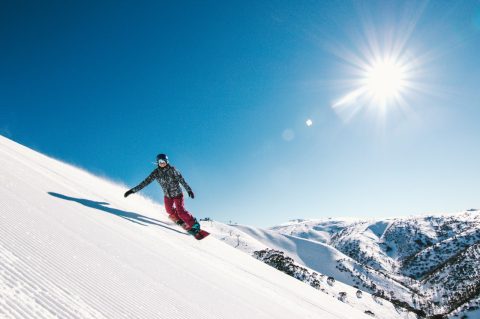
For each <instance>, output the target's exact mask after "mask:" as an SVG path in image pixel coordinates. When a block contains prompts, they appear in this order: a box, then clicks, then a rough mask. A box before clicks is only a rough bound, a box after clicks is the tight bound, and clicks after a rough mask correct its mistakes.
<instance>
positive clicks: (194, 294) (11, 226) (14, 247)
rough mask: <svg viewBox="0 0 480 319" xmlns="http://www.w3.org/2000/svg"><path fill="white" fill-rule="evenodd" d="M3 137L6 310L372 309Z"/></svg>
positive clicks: (160, 314) (0, 255)
mask: <svg viewBox="0 0 480 319" xmlns="http://www.w3.org/2000/svg"><path fill="white" fill-rule="evenodd" d="M124 191H125V188H124V187H121V186H119V185H116V184H114V183H112V182H109V181H106V180H103V179H100V178H98V177H95V176H93V175H91V174H89V173H87V172H85V171H82V170H80V169H77V168H75V167H72V166H70V165H67V164H64V163H61V162H59V161H56V160H53V159H50V158H48V157H46V156H43V155H41V154H39V153H36V152H34V151H31V150H29V149H28V148H25V147H23V146H21V145H18V144H16V143H14V142H12V141H10V140H8V139H6V138H4V137H0V194H1V199H0V207H1V214H0V317H2V318H55V317H56V318H182V319H183V318H349V319H352V318H353V319H354V318H369V317H368V316H366V315H364V314H363V313H362V312H360V311H357V310H355V309H353V308H352V307H350V306H348V305H345V304H344V303H342V302H340V301H338V300H336V299H333V298H331V297H329V296H327V295H325V294H322V293H320V292H318V291H317V290H315V289H313V288H311V287H308V286H306V285H304V284H303V283H301V282H299V281H297V280H295V279H293V278H291V277H289V276H287V275H285V274H282V273H280V272H278V271H276V270H274V269H272V268H271V267H269V266H267V265H265V264H263V263H261V262H260V261H257V260H255V259H253V258H251V257H249V256H247V255H246V254H244V253H242V252H240V251H238V250H236V249H234V248H232V247H230V246H228V245H225V244H224V243H222V242H221V241H218V240H216V239H215V238H214V237H213V236H210V237H208V238H206V239H205V240H203V241H195V240H194V239H193V238H192V237H190V236H188V235H186V234H184V233H183V232H182V231H181V230H179V229H178V228H176V227H175V226H172V225H171V224H170V223H169V222H168V221H167V219H166V216H165V214H164V212H163V209H162V207H161V206H159V205H157V204H155V203H153V202H151V201H149V200H148V199H145V198H142V197H141V196H138V195H133V196H131V197H129V198H128V199H124V198H123V193H124Z"/></svg>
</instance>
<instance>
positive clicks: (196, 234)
mask: <svg viewBox="0 0 480 319" xmlns="http://www.w3.org/2000/svg"><path fill="white" fill-rule="evenodd" d="M172 217H173V216H171V215H170V216H168V218H169V219H170V220H171V221H173V222H174V223H175V225H178V226H180V227H182V228H183V229H185V230H186V228H185V227H186V225H185V223H184V222H183V221H182V220H180V219H174V218H172ZM195 221H196V220H195ZM196 223H197V224H198V231H197V232H190V231H187V233H188V234H189V235H192V236H193V237H195V239H196V240H202V239H204V238H205V237H207V236H208V235H210V233H209V232H208V231H206V230H203V229H200V224H199V223H198V222H197V221H196Z"/></svg>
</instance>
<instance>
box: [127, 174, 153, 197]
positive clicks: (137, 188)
mask: <svg viewBox="0 0 480 319" xmlns="http://www.w3.org/2000/svg"><path fill="white" fill-rule="evenodd" d="M156 175H157V170H156V169H155V170H154V171H153V172H151V173H150V175H148V177H147V178H145V179H144V180H143V182H141V183H140V184H138V185H137V186H135V187H134V188H132V189H131V190H129V191H127V192H126V193H125V195H124V196H125V197H127V196H128V195H130V194H133V193H136V192H139V191H141V190H142V189H143V188H144V187H145V186H147V185H148V184H150V183H151V182H152V181H153V180H154V179H155V177H156Z"/></svg>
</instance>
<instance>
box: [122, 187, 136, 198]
mask: <svg viewBox="0 0 480 319" xmlns="http://www.w3.org/2000/svg"><path fill="white" fill-rule="evenodd" d="M133 193H134V191H132V190H131V189H129V190H128V191H127V192H126V193H125V195H123V197H128V195H132V194H133Z"/></svg>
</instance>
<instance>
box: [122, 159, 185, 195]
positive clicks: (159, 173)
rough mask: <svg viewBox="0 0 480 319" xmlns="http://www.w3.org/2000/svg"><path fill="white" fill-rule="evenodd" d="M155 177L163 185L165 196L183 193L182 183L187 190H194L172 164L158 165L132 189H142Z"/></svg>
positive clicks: (136, 190) (134, 190) (135, 190)
mask: <svg viewBox="0 0 480 319" xmlns="http://www.w3.org/2000/svg"><path fill="white" fill-rule="evenodd" d="M154 179H156V180H157V182H158V183H159V184H160V186H161V187H162V189H163V193H164V194H165V196H167V197H169V198H174V197H178V196H180V195H183V193H182V189H181V188H180V184H182V186H183V187H184V188H185V190H186V191H187V192H191V191H192V189H191V188H190V186H188V184H187V182H185V179H183V176H182V174H180V172H179V171H178V170H177V169H176V168H175V167H173V166H170V165H167V166H165V167H164V168H161V167H157V168H156V169H154V170H153V172H151V173H150V175H148V177H147V178H145V180H144V181H143V182H141V183H140V184H138V186H135V187H134V188H132V191H133V192H134V193H136V192H138V191H140V190H141V189H142V188H144V187H145V186H147V185H148V184H150V183H151V182H152V181H153V180H154Z"/></svg>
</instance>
